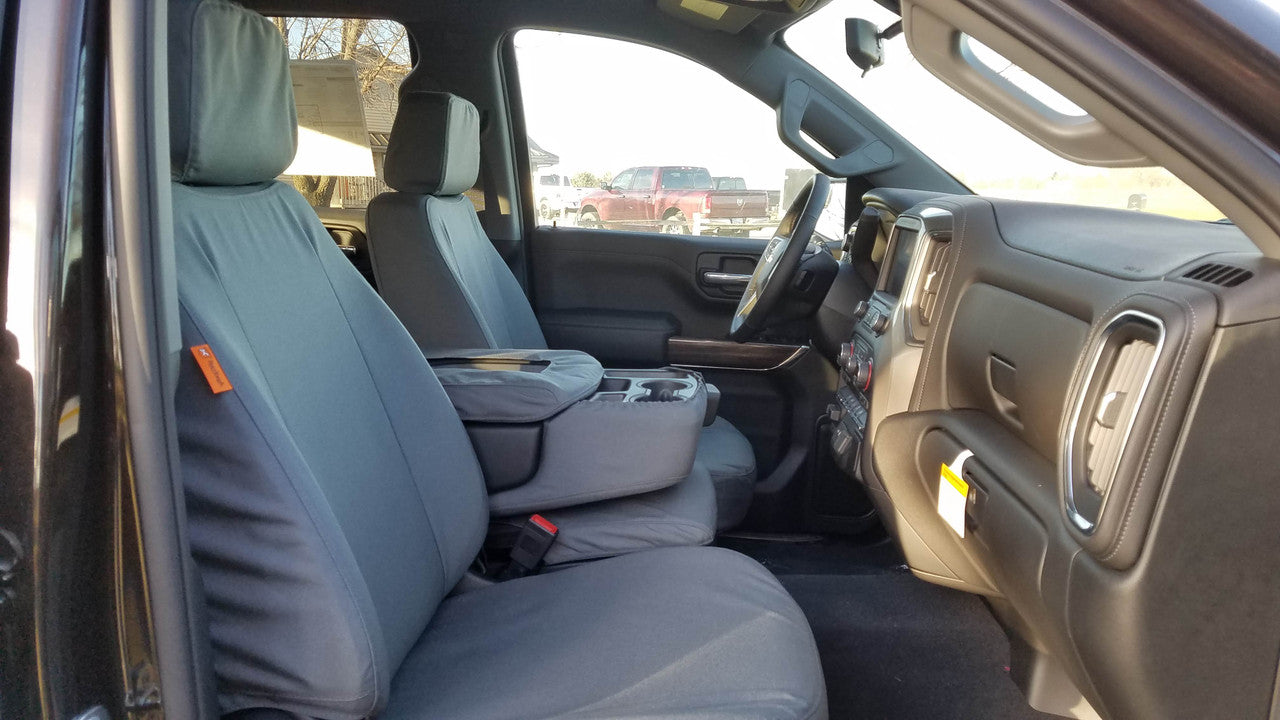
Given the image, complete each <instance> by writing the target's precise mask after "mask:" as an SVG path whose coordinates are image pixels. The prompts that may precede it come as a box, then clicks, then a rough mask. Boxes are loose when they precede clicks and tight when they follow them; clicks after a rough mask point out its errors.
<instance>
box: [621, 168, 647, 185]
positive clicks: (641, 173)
mask: <svg viewBox="0 0 1280 720" xmlns="http://www.w3.org/2000/svg"><path fill="white" fill-rule="evenodd" d="M627 187H629V188H630V189H632V190H649V189H651V188H652V187H653V168H644V169H641V170H637V171H636V176H635V177H634V178H632V179H631V184H630V185H628V186H627Z"/></svg>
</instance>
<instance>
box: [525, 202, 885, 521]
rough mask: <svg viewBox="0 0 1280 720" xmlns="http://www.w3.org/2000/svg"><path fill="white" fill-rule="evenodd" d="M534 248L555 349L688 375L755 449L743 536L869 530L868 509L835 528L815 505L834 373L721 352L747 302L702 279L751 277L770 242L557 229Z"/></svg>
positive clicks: (817, 361)
mask: <svg viewBox="0 0 1280 720" xmlns="http://www.w3.org/2000/svg"><path fill="white" fill-rule="evenodd" d="M530 240H531V248H530V249H531V252H530V254H529V256H530V259H531V266H530V270H531V273H530V274H531V278H532V295H533V298H534V308H535V310H536V312H537V314H538V318H539V322H541V323H542V325H543V330H544V332H545V333H546V336H547V341H548V343H549V344H551V345H552V346H553V347H561V348H567V349H574V350H582V351H585V352H590V353H591V354H593V355H595V356H596V357H599V358H601V359H602V360H603V361H605V362H606V363H607V364H611V365H613V366H615V367H617V366H637V367H646V366H649V367H651V366H654V365H662V364H669V363H682V364H685V365H687V366H689V367H694V368H696V369H698V370H700V371H701V372H702V373H703V374H704V375H705V376H706V378H707V381H708V382H711V383H713V384H714V385H716V386H717V387H718V388H719V389H720V391H721V398H720V406H719V415H720V416H721V417H723V418H725V419H726V420H728V421H729V422H731V423H733V424H734V425H735V426H736V427H737V428H738V429H739V430H740V431H741V432H742V433H743V434H744V435H745V436H746V437H747V439H748V440H750V441H751V444H752V447H753V448H754V449H755V454H756V464H757V468H758V472H759V480H758V484H757V486H756V500H755V502H754V503H753V504H752V510H751V513H750V515H749V516H748V518H747V521H746V523H745V525H744V526H743V529H753V530H769V531H799V530H817V529H824V530H849V529H853V528H855V527H862V526H863V525H864V524H865V521H866V518H867V517H868V515H867V513H868V511H869V505H866V503H865V501H864V500H860V499H856V498H855V501H854V502H852V506H856V507H854V509H853V510H851V511H849V512H844V511H841V512H839V513H838V514H839V515H840V516H841V517H836V518H831V517H828V516H829V515H831V508H830V507H827V508H826V509H823V508H822V507H818V506H817V505H815V503H818V505H823V506H827V505H829V504H830V503H829V502H827V501H826V500H824V498H826V497H827V496H828V495H830V493H826V494H822V493H820V492H819V491H818V490H816V489H815V488H820V487H823V484H822V483H821V482H819V481H818V479H817V476H818V475H821V474H822V470H821V468H819V467H818V466H817V464H815V463H814V462H813V458H814V457H815V453H816V448H817V447H818V443H819V437H818V435H819V433H818V431H817V429H816V428H817V427H819V426H820V423H816V419H817V418H821V417H823V416H824V414H825V412H826V405H827V403H828V402H830V400H831V398H832V390H833V388H834V387H835V382H836V377H835V371H834V369H833V368H832V367H831V365H830V364H829V363H827V362H826V361H825V360H824V359H822V358H820V357H819V356H818V355H817V354H816V353H813V352H810V351H808V350H807V348H804V347H802V346H798V345H795V346H785V345H768V344H764V343H753V344H739V343H732V342H724V341H725V339H726V336H727V334H728V330H729V322H730V319H731V318H732V315H733V312H734V310H735V309H736V308H737V304H738V297H739V296H740V295H741V292H742V290H741V287H740V286H738V287H734V286H733V285H731V284H730V285H726V284H721V283H719V282H716V280H717V279H716V278H714V277H713V278H711V279H710V280H709V279H708V278H707V277H706V273H708V272H713V273H722V274H741V275H749V274H750V273H751V271H752V270H753V269H754V268H755V264H756V261H757V259H758V258H759V256H760V254H761V253H762V252H763V250H764V247H765V244H766V242H767V241H766V240H764V239H755V238H722V237H709V236H700V237H695V236H687V235H667V234H654V233H635V232H617V231H608V230H594V229H583V228H550V227H539V228H535V229H533V230H532V232H531V234H530ZM663 333H665V334H667V337H666V338H662V334H663ZM659 341H660V342H659ZM839 494H840V495H841V496H842V497H843V496H844V495H848V494H849V493H848V490H847V483H844V484H842V488H841V492H840V493H839ZM860 497H861V496H859V498H860ZM815 498H817V500H815Z"/></svg>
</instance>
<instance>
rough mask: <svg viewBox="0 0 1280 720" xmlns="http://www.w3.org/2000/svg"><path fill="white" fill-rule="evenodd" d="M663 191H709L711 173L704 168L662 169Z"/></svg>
mask: <svg viewBox="0 0 1280 720" xmlns="http://www.w3.org/2000/svg"><path fill="white" fill-rule="evenodd" d="M662 187H663V189H664V190H710V189H711V173H710V172H708V171H707V169H706V168H663V169H662Z"/></svg>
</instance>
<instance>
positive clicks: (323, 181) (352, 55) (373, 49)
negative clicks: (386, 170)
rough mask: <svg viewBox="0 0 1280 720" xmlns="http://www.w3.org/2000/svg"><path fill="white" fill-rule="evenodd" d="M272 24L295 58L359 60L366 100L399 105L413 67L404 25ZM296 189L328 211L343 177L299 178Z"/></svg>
mask: <svg viewBox="0 0 1280 720" xmlns="http://www.w3.org/2000/svg"><path fill="white" fill-rule="evenodd" d="M272 22H273V23H274V24H275V26H276V29H277V30H279V31H280V34H281V35H282V36H284V39H285V43H286V44H287V45H288V46H289V59H291V60H351V61H354V62H355V64H356V77H357V79H358V81H359V83H360V94H361V97H362V100H364V101H365V102H366V103H370V102H388V103H390V102H394V100H395V97H396V91H397V89H398V88H399V86H400V81H401V80H402V79H403V78H404V76H405V75H406V74H408V72H409V68H410V64H411V60H410V57H409V41H408V37H407V36H406V34H405V29H404V26H403V25H401V24H399V23H397V22H394V21H391V20H366V19H361V18H307V17H297V18H290V17H276V18H272ZM293 184H294V186H295V187H296V188H298V191H299V192H301V193H302V194H303V196H305V197H306V198H307V201H308V202H310V203H311V204H312V205H313V206H327V205H329V203H330V201H331V200H332V199H333V191H334V189H335V188H336V186H337V178H336V177H333V176H331V175H298V176H295V177H294V178H293Z"/></svg>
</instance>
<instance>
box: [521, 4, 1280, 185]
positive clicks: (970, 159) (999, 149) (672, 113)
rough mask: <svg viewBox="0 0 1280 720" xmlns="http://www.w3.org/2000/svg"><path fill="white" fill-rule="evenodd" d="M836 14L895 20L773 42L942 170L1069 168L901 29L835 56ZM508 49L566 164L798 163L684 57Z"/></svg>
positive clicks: (818, 19) (815, 21) (553, 46)
mask: <svg viewBox="0 0 1280 720" xmlns="http://www.w3.org/2000/svg"><path fill="white" fill-rule="evenodd" d="M1277 1H1280V0H1277ZM846 17H865V18H867V19H869V20H871V21H872V22H875V23H876V24H877V25H879V26H880V27H886V26H887V25H889V24H890V23H892V22H894V21H896V19H897V18H896V16H894V15H892V14H891V13H889V12H888V11H886V10H884V9H883V8H881V7H880V6H878V5H876V4H875V3H873V2H871V0H836V1H835V2H832V3H830V4H829V5H827V6H826V7H824V8H823V9H822V10H820V11H818V12H817V13H815V14H814V15H812V16H810V17H808V18H805V19H804V20H802V21H801V22H800V23H798V24H796V25H795V26H793V27H792V28H791V29H789V30H788V31H787V33H786V35H785V41H786V42H787V44H788V45H790V46H791V48H792V49H793V50H795V51H796V52H797V54H799V55H800V56H801V57H803V58H804V59H805V60H807V61H809V62H810V63H811V64H813V65H814V66H815V67H817V68H818V69H819V70H821V71H823V72H824V73H825V74H826V75H827V76H828V77H830V78H831V79H832V80H834V81H835V82H836V83H837V84H839V85H841V86H842V87H843V88H845V90H846V91H848V92H849V93H850V94H851V95H852V96H853V97H854V98H855V99H857V100H859V101H860V102H862V103H863V104H865V105H867V106H868V107H869V108H870V109H871V110H872V111H873V112H874V113H875V114H877V115H878V116H880V117H881V118H882V119H884V120H885V121H886V122H887V123H888V124H889V125H890V126H892V127H894V128H895V129H896V130H897V131H898V132H899V133H900V134H902V135H903V136H904V137H906V138H907V139H908V140H909V141H911V142H913V143H914V144H916V145H917V146H918V147H920V148H921V149H922V150H923V151H924V152H925V153H926V154H927V155H929V156H930V157H932V158H933V159H934V160H935V161H937V162H938V163H939V164H940V165H942V166H943V167H944V168H946V169H948V170H950V171H952V172H955V173H957V174H960V175H965V174H979V175H980V174H984V173H989V174H994V175H999V176H1008V175H1011V174H1012V175H1025V174H1028V173H1032V174H1037V175H1039V174H1045V175H1048V174H1052V173H1053V172H1054V171H1055V170H1060V169H1079V166H1075V165H1074V164H1073V163H1070V162H1068V161H1066V160H1063V159H1061V158H1059V157H1058V156H1057V155H1054V154H1053V153H1051V152H1049V151H1048V150H1045V149H1044V148H1042V147H1040V146H1039V145H1038V144H1036V143H1035V142H1033V141H1031V140H1030V139H1028V138H1026V137H1024V136H1023V135H1022V134H1021V133H1019V132H1017V131H1016V130H1013V129H1012V128H1010V127H1009V126H1007V125H1005V124H1004V123H1003V122H1001V121H1000V120H998V119H997V118H995V117H994V116H992V115H990V114H989V113H987V112H986V111H985V110H983V109H982V108H980V107H978V106H977V105H975V104H974V103H972V102H971V101H969V100H968V99H966V98H964V97H963V96H961V95H959V94H958V93H956V92H955V91H953V90H952V89H951V88H949V87H947V86H946V85H944V84H943V83H942V82H941V81H939V80H938V79H936V78H935V77H934V76H933V75H932V74H930V73H929V72H928V71H927V70H925V69H924V68H923V67H922V66H921V65H920V64H919V63H917V62H916V61H915V59H914V58H912V57H911V55H910V53H909V52H908V51H907V47H906V43H905V40H904V39H903V37H902V36H898V37H897V38H894V39H892V40H890V41H888V42H887V43H886V48H885V51H886V56H887V57H886V61H885V64H884V65H883V66H881V67H879V68H876V69H874V70H872V71H871V72H870V73H868V74H867V75H866V76H865V77H860V75H861V71H860V70H859V69H858V68H856V67H855V66H854V65H853V63H852V62H850V60H849V59H848V57H847V56H846V55H845V52H844V19H845V18H846ZM516 57H517V61H518V64H519V72H520V82H521V88H522V90H523V94H524V102H525V118H526V120H527V122H528V126H529V134H530V137H532V138H533V139H534V141H535V142H537V143H538V144H539V145H540V146H542V147H543V148H545V149H546V150H548V151H550V152H553V153H556V154H558V155H560V157H561V164H562V167H563V168H564V169H565V170H568V171H570V172H573V171H577V170H591V171H593V172H597V173H598V172H601V171H609V172H615V173H616V172H618V171H619V170H622V169H624V168H626V167H628V166H631V165H642V164H643V165H651V164H681V165H704V166H706V167H708V168H709V169H710V170H711V172H712V174H714V175H741V176H743V177H746V178H747V181H748V183H749V184H750V185H751V186H753V187H764V188H768V189H777V188H778V187H780V186H781V183H782V177H783V171H784V170H785V169H786V168H797V167H807V166H808V163H806V162H805V161H804V160H802V159H800V158H799V157H798V156H797V155H796V154H795V153H793V152H792V151H791V150H790V149H788V148H787V147H786V146H785V145H783V144H782V142H781V141H780V140H779V139H778V136H777V128H776V119H775V116H774V112H773V110H772V109H771V108H769V107H767V106H765V105H764V104H763V103H761V102H760V101H759V100H757V99H756V98H754V97H752V96H750V95H748V94H747V93H746V92H745V91H744V90H742V89H741V88H738V87H737V86H735V85H733V84H732V83H730V82H729V81H727V80H725V79H724V78H722V77H720V76H719V75H718V74H716V73H715V72H713V71H711V70H708V69H707V68H704V67H702V66H701V65H698V64H697V63H695V62H693V61H690V60H687V59H685V58H681V57H678V56H676V55H673V54H671V53H668V52H665V51H661V50H656V49H653V48H648V47H644V46H640V45H635V44H631V43H625V42H620V41H616V40H608V39H600V38H593V37H589V36H582V35H572V34H564V33H554V32H547V31H535V30H524V31H521V32H520V33H519V34H518V35H517V36H516ZM926 99H927V101H928V105H929V112H924V111H923V108H922V105H923V104H924V101H925V100H926ZM943 118H945V121H942V120H940V119H943ZM691 121H692V122H691ZM965 171H968V172H967V173H966V172H965Z"/></svg>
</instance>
